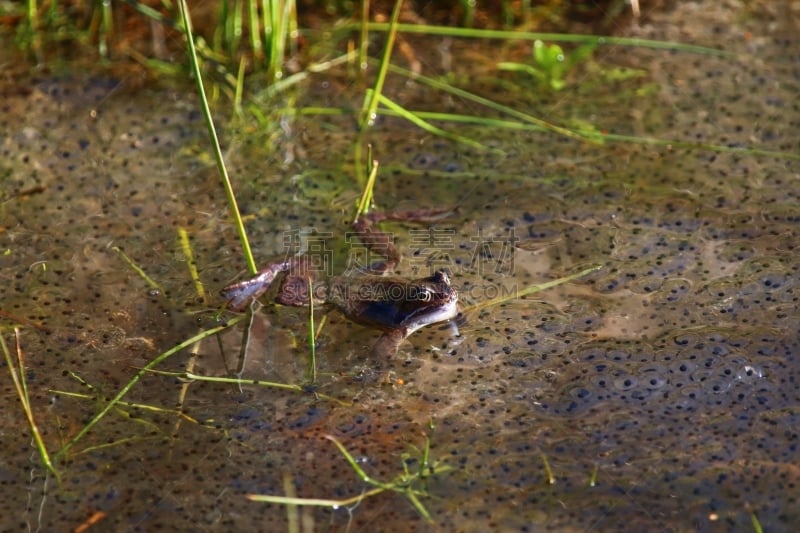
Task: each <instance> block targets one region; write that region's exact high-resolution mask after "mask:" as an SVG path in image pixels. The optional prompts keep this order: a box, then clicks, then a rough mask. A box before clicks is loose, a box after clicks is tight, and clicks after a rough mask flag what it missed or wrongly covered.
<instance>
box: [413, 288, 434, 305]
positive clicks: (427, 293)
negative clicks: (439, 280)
mask: <svg viewBox="0 0 800 533" xmlns="http://www.w3.org/2000/svg"><path fill="white" fill-rule="evenodd" d="M413 296H414V300H418V301H420V302H430V301H431V300H432V299H433V291H432V290H430V289H428V288H417V289H415V290H414V294H413Z"/></svg>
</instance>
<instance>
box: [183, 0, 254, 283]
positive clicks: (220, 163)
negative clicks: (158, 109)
mask: <svg viewBox="0 0 800 533" xmlns="http://www.w3.org/2000/svg"><path fill="white" fill-rule="evenodd" d="M178 7H179V8H180V12H181V20H182V22H183V30H184V32H185V36H186V43H187V46H188V49H189V62H190V64H191V68H192V72H193V73H194V80H195V83H196V84H197V94H198V96H199V97H200V104H201V108H202V111H203V117H205V121H206V127H207V128H208V137H209V139H210V140H211V145H212V147H213V149H214V158H215V159H216V162H217V170H218V171H219V174H220V177H221V178H222V184H223V186H224V187H225V196H226V197H227V200H228V207H229V208H230V211H231V215H232V216H233V219H234V224H235V225H236V231H237V233H238V234H239V242H240V243H241V245H242V252H243V253H244V259H245V261H246V262H247V268H248V270H249V271H250V273H251V274H255V273H256V272H257V271H258V268H257V267H256V262H255V259H253V252H252V250H251V249H250V242H249V241H248V240H247V232H246V230H245V227H244V222H243V221H242V215H241V213H240V211H239V206H238V204H237V202H236V196H235V194H234V192H233V185H232V184H231V180H230V177H229V176H228V169H227V168H226V167H225V160H224V159H223V157H222V149H221V148H220V145H219V137H218V136H217V130H216V128H215V127H214V120H213V119H212V117H211V109H210V108H209V106H208V98H206V91H205V88H204V87H203V77H202V76H201V74H200V65H199V64H198V62H197V49H196V48H195V46H194V38H193V37H192V25H191V21H190V19H189V9H188V8H187V7H186V0H179V1H178Z"/></svg>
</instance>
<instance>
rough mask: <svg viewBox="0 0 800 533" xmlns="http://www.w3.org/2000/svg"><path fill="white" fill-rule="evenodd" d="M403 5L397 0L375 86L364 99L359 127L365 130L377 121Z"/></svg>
mask: <svg viewBox="0 0 800 533" xmlns="http://www.w3.org/2000/svg"><path fill="white" fill-rule="evenodd" d="M402 5H403V0H396V1H395V3H394V9H393V10H392V18H391V22H390V23H389V35H388V36H387V37H386V46H384V48H383V57H382V58H381V62H380V64H379V65H378V76H377V78H376V79H375V86H374V87H373V88H372V92H371V93H368V96H367V98H365V99H364V108H363V109H362V112H361V117H360V119H359V121H358V124H359V128H360V129H361V130H362V131H363V130H365V129H366V128H367V127H369V126H371V125H372V123H373V122H375V117H376V116H377V115H376V112H377V109H378V99H379V97H380V95H381V92H382V91H383V84H384V82H385V81H386V72H387V69H388V68H389V66H390V62H391V58H392V49H393V48H394V40H395V38H396V37H397V26H398V24H397V20H398V18H399V17H400V7H401V6H402Z"/></svg>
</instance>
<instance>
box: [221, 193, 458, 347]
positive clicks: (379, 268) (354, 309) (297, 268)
mask: <svg viewBox="0 0 800 533" xmlns="http://www.w3.org/2000/svg"><path fill="white" fill-rule="evenodd" d="M452 211H453V210H452V209H451V208H448V209H436V208H433V209H416V210H410V211H395V212H369V213H364V214H361V215H360V216H359V217H357V218H356V220H355V221H354V222H353V224H352V226H353V230H354V233H355V235H356V236H357V237H358V238H359V240H360V241H361V242H362V243H364V245H365V246H366V247H367V248H368V249H369V250H371V251H374V252H376V253H377V254H379V255H380V256H382V257H384V258H385V259H384V260H382V261H379V262H377V263H374V264H371V265H368V266H366V267H365V268H359V269H356V272H355V275H338V276H331V277H330V278H329V279H328V280H327V281H325V282H323V283H322V284H318V285H314V274H316V272H315V270H314V269H312V261H313V258H311V257H309V256H305V255H297V256H293V257H284V258H283V259H279V260H276V261H272V262H269V263H267V264H266V266H264V268H262V269H261V270H259V271H258V272H257V273H256V274H255V275H254V276H253V277H251V278H249V279H246V280H244V281H240V282H237V283H233V284H231V285H228V286H226V287H225V288H223V289H222V291H221V295H222V297H223V298H225V300H226V305H227V307H228V308H229V309H231V310H234V311H242V310H244V309H245V308H246V307H247V306H248V305H250V303H251V302H253V301H254V300H257V299H258V298H259V297H260V296H262V295H263V294H264V293H265V292H267V290H269V288H270V287H271V286H272V284H273V282H275V280H276V279H278V278H279V277H280V275H281V274H283V278H282V280H281V281H280V282H279V283H280V284H279V286H278V290H277V295H276V296H275V298H274V299H275V301H276V302H277V303H279V304H281V305H288V306H296V307H299V306H307V305H309V303H311V301H312V298H313V302H314V303H315V304H317V303H324V304H326V305H328V306H330V307H333V308H335V309H337V310H338V311H339V312H340V313H342V314H343V315H344V316H345V317H346V318H347V319H349V320H351V321H352V322H355V323H357V324H360V325H363V326H366V327H369V328H373V329H377V330H379V331H381V332H382V335H381V337H380V338H379V339H378V340H377V342H376V343H375V345H374V346H373V349H372V354H373V355H374V356H378V357H383V358H386V357H391V356H393V355H395V354H396V353H397V352H398V350H399V348H400V345H401V344H402V343H403V341H405V339H406V338H408V336H409V335H411V334H412V333H414V332H415V331H417V330H419V329H420V328H422V327H425V326H427V325H430V324H436V323H439V322H444V321H448V320H452V319H454V318H455V317H456V316H457V315H458V291H457V290H456V288H455V287H454V286H453V284H452V283H451V281H450V276H449V275H448V273H447V271H446V270H444V269H439V270H436V271H435V272H433V273H432V274H431V275H430V276H427V277H422V278H416V279H410V278H405V277H399V276H390V275H387V274H388V273H389V272H391V271H392V270H393V269H394V268H395V267H396V266H397V265H398V264H399V263H400V262H401V261H402V254H401V253H400V251H399V250H398V248H397V247H396V246H395V244H394V240H393V238H392V236H391V235H390V234H388V233H385V232H383V231H380V230H379V229H377V228H376V227H375V225H376V224H377V223H380V222H383V221H400V222H404V221H432V220H435V219H438V218H440V217H441V216H443V215H445V214H447V213H450V212H452ZM309 291H311V294H310V293H309Z"/></svg>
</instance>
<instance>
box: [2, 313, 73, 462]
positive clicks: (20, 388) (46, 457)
mask: <svg viewBox="0 0 800 533" xmlns="http://www.w3.org/2000/svg"><path fill="white" fill-rule="evenodd" d="M19 336H20V330H19V328H14V341H15V342H14V346H15V352H16V355H17V357H16V361H14V359H13V358H12V356H11V351H10V350H9V348H8V345H7V344H6V340H5V337H4V336H3V335H2V334H0V349H2V350H3V356H4V357H5V361H6V366H7V367H8V371H9V372H10V373H11V381H12V382H13V383H14V391H15V392H16V394H17V399H18V400H19V403H20V405H21V406H22V411H23V412H24V413H25V418H26V419H27V420H28V427H29V428H30V430H31V435H32V437H33V441H34V442H35V443H36V450H37V451H38V452H39V457H40V458H41V461H42V464H43V465H44V466H45V468H47V470H48V471H49V472H50V473H52V474H53V475H54V476H56V478H58V477H59V473H58V471H57V470H56V468H55V465H54V463H53V460H52V459H51V457H50V452H48V451H47V445H46V444H45V442H44V438H42V434H41V432H40V431H39V425H38V424H37V423H36V417H35V416H34V413H33V406H32V405H31V398H30V394H29V393H28V382H27V379H26V377H25V373H26V370H25V357H24V354H23V352H22V346H21V345H20V342H19Z"/></svg>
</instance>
